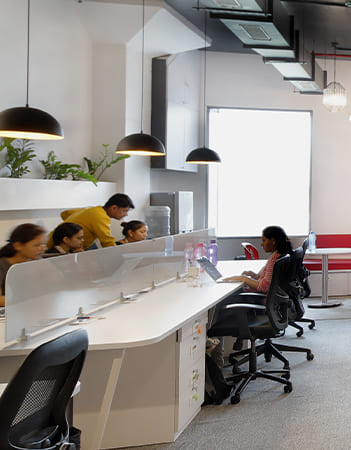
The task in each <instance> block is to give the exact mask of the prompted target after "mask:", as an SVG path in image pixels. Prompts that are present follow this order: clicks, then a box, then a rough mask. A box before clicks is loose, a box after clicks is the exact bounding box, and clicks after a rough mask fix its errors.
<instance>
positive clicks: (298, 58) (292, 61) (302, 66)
mask: <svg viewBox="0 0 351 450" xmlns="http://www.w3.org/2000/svg"><path fill="white" fill-rule="evenodd" d="M295 44H296V45H295V48H294V57H293V58H281V57H277V56H274V57H267V56H265V57H263V62H264V63H265V64H272V65H273V66H274V67H275V68H276V69H277V70H278V71H279V72H280V73H281V74H282V75H283V77H284V80H286V81H290V82H291V83H292V84H293V85H294V86H295V88H296V89H298V90H299V91H300V93H301V94H322V93H323V89H324V87H325V86H326V72H324V71H323V70H322V69H321V67H320V66H319V65H318V64H317V63H316V61H315V56H314V54H312V53H310V52H308V51H307V50H305V49H304V48H303V42H302V39H301V38H300V34H299V32H298V31H296V32H295ZM254 50H255V51H256V49H254ZM257 52H258V53H259V51H257Z"/></svg>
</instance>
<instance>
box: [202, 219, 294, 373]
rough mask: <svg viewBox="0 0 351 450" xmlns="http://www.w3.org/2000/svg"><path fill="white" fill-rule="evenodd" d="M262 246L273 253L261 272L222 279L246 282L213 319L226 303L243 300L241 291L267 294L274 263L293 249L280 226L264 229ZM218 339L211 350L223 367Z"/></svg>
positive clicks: (226, 300)
mask: <svg viewBox="0 0 351 450" xmlns="http://www.w3.org/2000/svg"><path fill="white" fill-rule="evenodd" d="M261 246H262V248H263V250H264V251H265V252H267V253H270V254H271V255H270V257H269V259H268V261H267V263H266V264H265V266H264V267H263V268H262V269H261V270H260V272H259V273H255V272H252V271H244V272H243V273H242V274H241V275H236V276H231V277H226V278H223V279H222V281H224V282H225V281H239V282H241V283H244V286H243V287H242V289H240V290H239V291H236V292H235V293H233V294H232V295H229V296H228V297H227V298H225V299H224V300H223V302H221V303H220V305H218V306H219V307H217V308H216V309H215V311H214V316H213V318H212V321H213V320H215V317H216V316H217V314H218V313H220V310H221V308H222V307H223V306H224V305H226V304H232V303H241V302H243V300H242V298H241V297H240V296H239V294H240V293H241V292H261V293H263V294H266V293H267V292H268V290H269V287H270V284H271V281H272V275H273V267H274V263H275V262H276V260H277V259H278V258H280V257H281V256H283V255H286V254H287V253H289V254H290V253H291V252H292V250H293V249H292V246H291V242H290V239H289V238H288V236H287V235H286V233H285V231H284V230H283V229H282V228H281V227H278V226H269V227H266V228H265V229H264V230H263V231H262V242H261ZM245 301H247V300H245ZM255 301H256V302H258V303H260V302H261V301H262V302H264V299H263V298H262V299H259V300H258V299H256V300H255ZM218 340H219V344H218V345H217V346H216V347H215V348H214V350H213V351H212V352H211V357H212V359H213V360H214V361H215V362H216V364H217V365H218V366H219V367H223V361H224V341H223V337H219V338H218ZM238 341H239V340H238ZM238 341H237V348H240V344H239V342H238Z"/></svg>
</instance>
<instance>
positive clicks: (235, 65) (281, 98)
mask: <svg viewBox="0 0 351 450" xmlns="http://www.w3.org/2000/svg"><path fill="white" fill-rule="evenodd" d="M207 61H208V63H207V68H208V72H207V74H208V86H209V87H208V90H207V102H208V104H209V105H211V106H230V107H250V108H277V109H297V110H312V112H313V119H312V120H313V129H312V192H311V227H312V229H313V230H315V231H316V232H317V233H349V232H350V229H351V210H350V209H349V208H348V207H347V204H346V199H347V197H348V194H349V192H350V191H351V177H350V176H349V174H348V172H349V166H350V163H351V152H350V138H351V124H350V123H349V121H348V116H349V114H350V112H351V108H350V107H347V108H346V109H345V110H344V111H342V112H339V113H330V112H329V111H328V110H327V109H326V108H325V107H324V106H323V105H322V96H321V95H302V94H300V93H294V90H293V86H292V84H291V83H289V82H287V81H284V80H283V78H282V76H281V74H280V73H279V72H278V71H276V70H275V69H274V68H273V66H271V65H269V64H266V65H265V64H263V62H262V59H261V57H260V56H258V55H243V54H235V55H234V54H226V53H212V52H208V60H207ZM328 63H329V62H328ZM321 65H322V67H323V68H324V62H323V61H322V62H321ZM328 67H329V66H327V68H328ZM329 73H333V72H332V70H329ZM350 73H351V63H350V62H349V61H340V62H338V63H337V81H340V82H341V83H342V84H343V85H344V87H345V88H346V90H347V91H348V92H349V95H351V78H350ZM329 81H330V80H329ZM350 101H351V99H350ZM292 132H293V130H292ZM233 133H235V124H233ZM286 139H289V136H287V137H286ZM238 151H240V149H238ZM286 164H287V166H288V165H289V161H286ZM236 170H249V168H240V167H235V168H233V174H234V175H233V176H235V171H236ZM262 170H265V171H266V172H267V176H272V177H276V179H277V186H279V179H283V177H284V175H283V174H274V173H270V170H269V161H267V166H266V167H264V168H262ZM296 183H298V174H296ZM228 188H229V189H230V187H228ZM235 195H241V193H235V192H233V205H232V206H231V205H228V207H229V208H230V207H232V208H233V220H237V219H236V217H237V214H238V212H237V211H235ZM257 201H267V204H268V205H272V204H273V202H274V199H260V197H259V186H258V188H257ZM296 202H297V205H298V199H296ZM250 207H254V204H253V205H251V206H250ZM269 207H272V206H269ZM292 207H294V205H292ZM296 208H297V209H298V206H296ZM243 213H244V212H243V211H241V212H240V214H243Z"/></svg>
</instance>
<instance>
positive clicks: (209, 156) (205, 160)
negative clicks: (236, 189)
mask: <svg viewBox="0 0 351 450" xmlns="http://www.w3.org/2000/svg"><path fill="white" fill-rule="evenodd" d="M198 8H199V5H198ZM204 22H205V24H204V34H205V49H204V100H203V101H204V116H203V142H204V145H203V146H202V147H199V148H196V149H195V150H193V151H191V152H190V153H189V154H188V156H187V158H186V162H187V163H189V164H218V163H220V162H221V158H220V157H219V155H218V153H216V152H215V151H214V150H211V149H210V148H208V147H205V142H206V56H207V53H206V47H207V39H206V38H207V12H206V11H204Z"/></svg>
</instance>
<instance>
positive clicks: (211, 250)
mask: <svg viewBox="0 0 351 450" xmlns="http://www.w3.org/2000/svg"><path fill="white" fill-rule="evenodd" d="M207 258H208V259H209V260H210V261H211V263H212V264H213V265H214V266H216V265H217V262H218V245H217V242H216V239H211V241H210V244H209V245H208V247H207Z"/></svg>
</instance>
